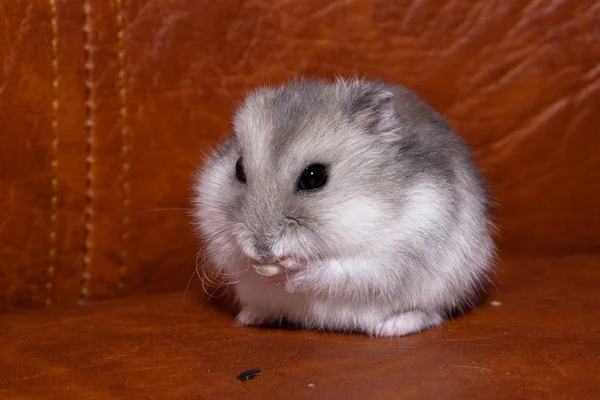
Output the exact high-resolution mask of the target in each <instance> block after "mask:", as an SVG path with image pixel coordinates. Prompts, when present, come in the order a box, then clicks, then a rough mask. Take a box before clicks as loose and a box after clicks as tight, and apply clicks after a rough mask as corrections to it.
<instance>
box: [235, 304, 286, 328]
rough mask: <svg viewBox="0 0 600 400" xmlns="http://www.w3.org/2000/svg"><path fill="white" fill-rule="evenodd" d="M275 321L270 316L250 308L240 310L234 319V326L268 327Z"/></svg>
mask: <svg viewBox="0 0 600 400" xmlns="http://www.w3.org/2000/svg"><path fill="white" fill-rule="evenodd" d="M275 320H276V318H275V317H273V315H272V314H270V313H268V312H265V311H263V310H260V309H257V308H251V307H245V308H242V310H241V311H240V312H239V313H238V315H237V316H236V317H235V322H236V324H238V325H240V326H257V325H270V324H272V323H274V322H275Z"/></svg>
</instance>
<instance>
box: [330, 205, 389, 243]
mask: <svg viewBox="0 0 600 400" xmlns="http://www.w3.org/2000/svg"><path fill="white" fill-rule="evenodd" d="M382 210H383V205H380V204H379V202H378V201H377V200H375V199H371V198H351V199H348V200H346V201H340V202H339V203H337V205H335V206H333V207H332V208H331V209H330V210H329V212H328V214H329V215H328V218H327V221H326V227H325V229H326V231H327V232H330V234H333V233H335V235H334V236H333V235H332V236H331V237H330V240H332V241H333V242H335V243H336V244H337V247H338V248H339V247H341V248H342V249H343V248H357V247H359V248H360V247H363V246H365V245H367V246H368V245H369V242H370V241H371V240H370V239H371V238H373V237H375V236H377V232H378V229H380V228H381V227H382V226H383V224H385V223H386V219H387V217H386V215H385V213H384V212H383V211H382Z"/></svg>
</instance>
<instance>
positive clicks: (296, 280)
mask: <svg viewBox="0 0 600 400" xmlns="http://www.w3.org/2000/svg"><path fill="white" fill-rule="evenodd" d="M279 286H281V287H283V289H284V290H285V291H286V292H288V293H294V292H305V291H306V290H307V289H308V286H309V285H308V275H307V273H306V271H299V270H297V271H293V273H291V274H288V276H287V279H285V281H283V282H282V283H280V284H279Z"/></svg>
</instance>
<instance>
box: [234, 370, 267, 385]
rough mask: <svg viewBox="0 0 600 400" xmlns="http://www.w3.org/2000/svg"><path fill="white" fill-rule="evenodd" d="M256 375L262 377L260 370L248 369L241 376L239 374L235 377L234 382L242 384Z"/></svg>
mask: <svg viewBox="0 0 600 400" xmlns="http://www.w3.org/2000/svg"><path fill="white" fill-rule="evenodd" d="M258 375H262V371H261V370H260V369H256V368H254V369H249V370H247V371H244V372H242V373H241V374H239V375H238V376H237V378H235V380H236V381H238V382H244V381H247V380H248V379H252V378H254V377H257V376H258Z"/></svg>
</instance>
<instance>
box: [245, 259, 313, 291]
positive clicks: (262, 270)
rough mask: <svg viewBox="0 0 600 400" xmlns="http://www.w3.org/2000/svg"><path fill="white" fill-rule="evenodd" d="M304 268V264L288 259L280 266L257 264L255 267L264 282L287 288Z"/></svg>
mask: <svg viewBox="0 0 600 400" xmlns="http://www.w3.org/2000/svg"><path fill="white" fill-rule="evenodd" d="M302 267H303V264H300V263H298V262H296V261H293V260H290V259H287V260H283V261H281V263H279V264H257V265H254V270H255V271H256V273H257V274H258V275H260V276H261V278H262V280H263V281H264V282H266V283H275V284H276V285H277V286H280V287H286V286H287V284H288V282H290V281H291V280H294V278H296V276H297V275H298V272H300V271H301V270H302V269H303V268H302Z"/></svg>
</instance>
